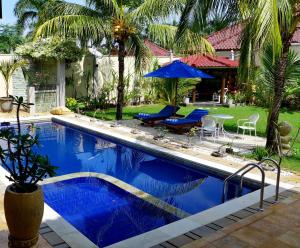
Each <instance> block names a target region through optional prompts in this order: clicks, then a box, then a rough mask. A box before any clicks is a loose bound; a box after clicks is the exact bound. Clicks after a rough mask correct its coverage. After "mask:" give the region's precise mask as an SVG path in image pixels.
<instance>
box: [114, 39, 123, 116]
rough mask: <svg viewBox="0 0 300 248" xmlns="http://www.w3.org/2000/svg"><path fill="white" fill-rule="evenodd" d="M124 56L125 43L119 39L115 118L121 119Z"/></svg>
mask: <svg viewBox="0 0 300 248" xmlns="http://www.w3.org/2000/svg"><path fill="white" fill-rule="evenodd" d="M124 58H125V44H124V41H119V52H118V61H119V82H118V87H117V90H118V98H117V112H116V120H122V115H123V103H124V70H125V65H124Z"/></svg>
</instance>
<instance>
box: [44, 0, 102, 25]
mask: <svg viewBox="0 0 300 248" xmlns="http://www.w3.org/2000/svg"><path fill="white" fill-rule="evenodd" d="M39 15H40V18H41V22H43V21H47V20H49V19H51V18H54V17H57V16H64V15H82V16H83V15H84V16H90V17H99V18H102V16H103V15H102V14H101V12H98V11H96V10H93V9H91V8H89V7H85V6H83V5H80V4H76V3H68V2H63V1H54V2H52V1H50V2H48V3H47V4H46V5H45V8H43V9H42V10H41V11H40V13H39Z"/></svg>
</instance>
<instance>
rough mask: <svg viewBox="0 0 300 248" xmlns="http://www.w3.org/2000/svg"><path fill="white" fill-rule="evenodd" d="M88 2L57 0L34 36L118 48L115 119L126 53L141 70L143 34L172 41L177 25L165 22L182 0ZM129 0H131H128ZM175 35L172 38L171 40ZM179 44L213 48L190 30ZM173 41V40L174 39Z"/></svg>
mask: <svg viewBox="0 0 300 248" xmlns="http://www.w3.org/2000/svg"><path fill="white" fill-rule="evenodd" d="M87 2H88V4H89V5H88V6H82V5H79V4H72V3H66V2H57V3H56V4H54V5H52V6H51V8H50V9H49V8H48V9H47V12H48V13H49V12H51V13H55V14H56V16H55V17H54V16H51V17H50V18H49V17H48V16H47V14H45V13H42V14H41V16H42V18H43V22H41V23H40V24H39V26H38V28H37V30H36V35H35V37H44V36H49V35H55V34H59V35H61V36H73V37H76V38H78V39H79V40H82V41H89V42H91V43H92V44H101V43H103V42H104V41H105V42H106V43H109V44H111V46H112V47H114V48H115V49H117V50H118V62H119V78H118V86H117V106H116V109H117V111H116V119H117V120H120V119H122V109H123V103H124V59H125V56H126V55H127V54H134V56H135V67H136V70H137V71H141V70H142V69H143V68H145V66H146V65H147V64H148V62H149V56H150V54H149V50H148V48H147V47H146V46H145V44H144V37H145V36H146V35H147V33H151V36H152V37H153V38H155V39H154V40H160V41H161V43H163V44H171V43H172V42H173V41H174V37H175V34H176V31H177V28H176V27H174V26H171V25H163V24H154V21H157V22H159V23H163V21H164V20H165V19H166V18H168V17H169V16H170V15H171V14H174V13H179V11H180V10H181V9H182V8H183V6H184V5H183V2H184V1H183V0H145V1H140V3H139V4H138V5H137V3H135V4H134V5H130V6H129V7H128V6H126V5H124V4H123V3H122V1H119V0H88V1H87ZM127 2H130V1H127ZM172 39H173V41H171V40H172ZM182 41H183V42H181V43H180V47H183V45H186V47H189V48H190V49H195V50H196V49H197V50H199V51H207V50H210V51H211V50H212V49H211V46H210V45H209V43H208V42H207V41H206V40H205V39H203V38H202V37H201V36H199V35H197V34H194V33H192V32H190V31H187V32H186V35H185V36H184V38H182ZM173 43H174V42H173Z"/></svg>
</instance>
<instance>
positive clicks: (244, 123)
mask: <svg viewBox="0 0 300 248" xmlns="http://www.w3.org/2000/svg"><path fill="white" fill-rule="evenodd" d="M258 120H259V114H258V113H256V114H254V115H251V116H249V117H248V119H240V120H238V121H237V134H239V129H242V130H243V135H245V131H246V130H248V131H249V134H250V136H251V132H252V131H254V134H255V136H256V123H257V121H258Z"/></svg>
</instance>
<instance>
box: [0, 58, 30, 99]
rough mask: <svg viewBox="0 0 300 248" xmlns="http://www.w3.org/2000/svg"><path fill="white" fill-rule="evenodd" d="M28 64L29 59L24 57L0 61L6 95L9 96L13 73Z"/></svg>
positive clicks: (0, 71)
mask: <svg viewBox="0 0 300 248" xmlns="http://www.w3.org/2000/svg"><path fill="white" fill-rule="evenodd" d="M27 64H28V61H27V60H23V59H22V60H9V61H2V62H1V63H0V73H1V74H2V76H3V78H4V82H5V88H6V92H5V93H6V97H9V83H10V81H11V78H12V76H13V73H14V72H15V71H16V70H17V69H19V68H24V67H25V66H26V65H27Z"/></svg>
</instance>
